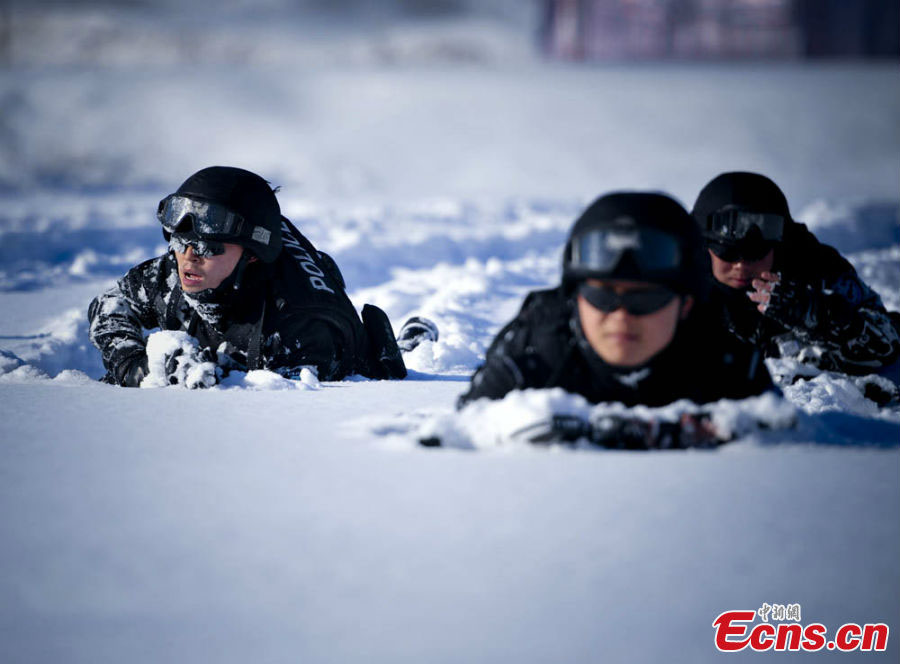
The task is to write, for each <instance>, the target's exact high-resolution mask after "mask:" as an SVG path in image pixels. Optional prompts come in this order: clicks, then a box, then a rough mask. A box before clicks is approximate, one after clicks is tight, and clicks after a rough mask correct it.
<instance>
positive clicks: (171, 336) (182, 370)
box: [141, 331, 218, 389]
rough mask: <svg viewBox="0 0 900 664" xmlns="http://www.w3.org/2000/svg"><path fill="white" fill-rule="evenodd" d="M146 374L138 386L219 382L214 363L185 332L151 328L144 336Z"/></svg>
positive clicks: (207, 384)
mask: <svg viewBox="0 0 900 664" xmlns="http://www.w3.org/2000/svg"><path fill="white" fill-rule="evenodd" d="M147 359H148V364H149V368H150V373H149V375H148V376H147V377H146V378H144V380H143V381H142V382H141V387H166V386H167V385H181V386H183V387H186V388H188V389H196V388H203V387H212V386H213V385H215V384H216V383H217V382H218V377H217V375H216V364H215V363H214V362H211V361H209V358H208V357H207V354H206V353H205V352H204V351H203V350H201V349H200V348H199V346H198V344H197V340H196V339H194V338H193V337H191V336H189V335H188V334H187V333H186V332H176V331H162V332H154V333H153V334H151V335H150V336H149V337H148V339H147Z"/></svg>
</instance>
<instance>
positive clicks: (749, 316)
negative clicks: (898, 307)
mask: <svg viewBox="0 0 900 664" xmlns="http://www.w3.org/2000/svg"><path fill="white" fill-rule="evenodd" d="M772 269H773V271H775V272H779V273H780V274H781V280H782V284H783V285H784V287H785V288H789V289H791V291H790V292H787V293H785V298H784V299H785V300H786V305H787V306H789V307H790V306H793V307H794V308H795V310H794V311H791V312H785V311H779V310H777V309H770V310H769V311H767V312H766V314H765V315H763V314H761V313H760V312H759V311H758V310H757V308H756V304H755V303H754V302H751V301H750V300H749V298H748V297H747V293H746V292H744V291H741V290H737V289H734V288H729V287H728V286H725V285H723V284H720V283H719V282H717V281H715V280H713V284H712V289H711V290H712V292H711V295H710V305H711V307H712V308H713V309H714V311H716V312H717V315H718V317H719V319H720V320H721V322H722V324H724V325H725V327H726V328H727V329H729V330H730V331H731V332H732V333H734V334H735V335H736V336H737V337H739V338H740V339H742V340H744V341H747V342H749V343H752V344H754V345H756V346H758V347H759V348H760V349H761V350H762V351H763V353H764V354H765V356H766V357H786V356H800V357H801V358H802V359H806V360H808V361H809V362H811V363H813V364H815V365H817V366H818V367H820V368H821V369H825V370H829V371H840V372H843V373H849V374H865V373H871V372H874V371H877V370H878V369H880V368H881V367H883V366H886V365H889V364H891V363H892V362H894V361H896V360H897V358H898V356H900V334H898V331H897V329H896V327H895V325H894V323H893V322H892V320H891V317H890V316H889V315H888V313H887V311H886V310H885V308H884V305H883V304H882V302H881V298H880V297H879V296H878V294H877V293H876V292H875V291H873V290H872V289H871V288H869V287H868V286H867V285H866V284H865V283H864V282H863V281H862V279H860V278H859V276H858V275H857V273H856V270H855V269H853V266H852V265H850V263H848V262H847V260H846V259H844V258H843V257H842V256H841V255H840V253H838V251H837V250H836V249H834V248H832V247H829V246H828V245H824V244H822V243H820V242H819V241H818V240H817V239H816V238H815V236H814V235H813V234H812V233H811V232H809V230H807V228H806V226H805V225H803V224H800V223H796V222H792V223H790V224H789V225H788V226H787V228H786V229H785V235H784V240H783V242H782V244H781V245H780V246H779V247H777V248H776V249H775V263H774V265H773V268H772ZM779 287H781V285H779V286H778V287H777V288H779ZM800 353H803V355H800Z"/></svg>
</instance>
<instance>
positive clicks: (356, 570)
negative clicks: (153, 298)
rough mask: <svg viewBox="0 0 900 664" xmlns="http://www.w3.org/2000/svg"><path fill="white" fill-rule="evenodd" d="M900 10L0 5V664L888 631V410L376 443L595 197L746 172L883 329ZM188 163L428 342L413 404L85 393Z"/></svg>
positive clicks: (881, 5) (872, 0) (332, 391)
mask: <svg viewBox="0 0 900 664" xmlns="http://www.w3.org/2000/svg"><path fill="white" fill-rule="evenodd" d="M897 8H898V7H897V3H896V2H879V1H876V0H854V1H830V0H819V1H805V0H796V1H789V0H680V1H675V0H671V1H666V0H615V1H612V0H610V1H607V2H601V1H600V0H593V1H592V0H554V1H552V2H537V1H530V0H485V1H483V2H477V1H476V0H393V1H388V0H385V1H382V2H378V1H375V0H332V1H328V0H294V1H292V2H288V1H286V0H264V1H261V2H249V1H247V2H242V1H237V0H224V1H222V2H215V3H213V2H191V3H181V2H175V1H174V0H171V1H170V2H147V1H141V0H133V1H130V2H99V1H91V2H52V1H48V0H29V1H28V2H26V1H25V0H12V1H11V0H5V1H4V2H2V3H0V312H2V315H0V652H2V653H7V654H8V655H9V657H8V658H9V660H10V661H17V662H19V661H21V662H53V661H66V662H92V663H93V662H101V661H110V662H121V661H135V662H137V661H160V660H169V661H196V660H215V661H247V660H248V659H255V660H258V661H272V662H276V661H297V660H298V659H300V660H303V661H316V662H325V661H336V662H337V661H367V662H370V661H384V662H396V661H412V660H415V661H448V662H449V661H551V660H559V661H597V660H600V659H605V660H609V661H631V662H643V661H646V662H658V661H666V660H669V659H671V658H672V654H671V653H672V652H681V653H683V654H684V657H683V659H684V661H698V662H700V661H710V660H712V659H715V655H716V652H715V649H714V646H713V641H712V629H711V627H710V625H711V623H712V620H713V619H714V618H715V616H716V615H718V613H720V612H721V611H724V610H727V609H732V608H749V609H752V608H756V607H758V606H760V605H761V604H762V603H763V602H769V603H772V602H774V601H777V602H780V603H791V602H801V603H803V607H804V618H806V617H807V616H809V618H810V619H809V620H805V622H811V621H812V620H821V621H823V622H825V624H826V625H828V626H829V627H837V626H838V625H840V624H841V623H843V622H849V621H857V622H864V621H885V622H888V623H889V624H890V625H891V626H892V627H893V628H894V629H893V630H892V631H895V632H896V630H897V628H898V627H900V601H898V598H900V567H898V565H897V560H900V518H898V517H900V451H898V448H897V445H898V442H900V426H898V423H900V414H898V413H897V412H896V410H890V409H881V410H879V409H878V408H877V407H875V405H874V404H873V403H872V402H869V401H867V400H865V399H864V398H862V395H861V394H860V392H859V390H858V389H856V387H855V386H854V385H853V384H852V383H850V382H848V381H845V380H841V379H838V378H834V377H822V378H821V379H816V381H809V382H808V383H806V384H803V385H802V386H800V387H796V388H791V389H789V390H788V396H789V397H790V398H791V400H792V401H793V403H794V404H795V405H796V406H797V407H798V408H799V409H800V410H801V412H802V413H803V415H804V417H805V418H807V419H804V420H803V421H802V426H801V427H800V429H798V430H797V431H796V432H792V433H790V434H787V435H784V436H783V437H781V438H779V437H777V436H775V437H774V438H773V437H771V436H770V437H768V438H766V437H762V438H754V439H747V440H742V441H740V442H738V443H734V444H732V445H730V446H728V447H727V448H725V449H723V450H721V451H720V452H716V453H710V454H659V455H640V454H628V453H594V454H592V453H588V452H583V451H581V452H562V451H560V452H561V453H559V454H554V453H553V452H548V451H546V450H522V449H517V450H513V451H512V452H511V453H509V452H507V453H503V452H502V451H500V452H497V453H489V452H480V453H477V454H469V455H466V454H460V453H456V452H444V453H441V452H438V453H437V454H434V453H427V452H425V451H423V450H411V449H409V448H403V447H402V446H401V448H400V449H396V446H395V445H394V444H393V443H391V442H390V441H392V440H394V438H395V437H396V436H397V435H400V434H403V433H404V432H408V431H409V430H410V429H411V427H412V426H413V425H415V423H417V422H421V421H424V420H427V419H428V418H430V417H432V416H446V415H447V413H449V412H450V410H451V409H452V403H453V400H454V398H455V396H456V395H457V394H458V393H459V392H460V391H462V389H463V387H464V382H463V381H464V380H465V379H466V377H467V376H468V375H469V374H470V373H471V371H472V370H473V369H474V368H475V367H476V366H477V364H478V363H479V361H480V360H481V358H482V357H483V353H484V350H485V348H486V346H487V344H488V343H489V342H490V340H491V338H492V336H493V335H494V334H495V333H496V331H497V330H498V329H499V327H500V326H501V325H502V324H503V323H504V322H506V320H508V319H509V318H510V317H511V316H512V315H513V314H514V313H515V311H516V310H517V308H518V306H519V304H520V302H521V298H522V296H523V295H524V293H525V292H527V291H528V290H530V289H533V288H538V287H545V286H548V285H551V284H553V283H555V282H556V280H557V279H558V270H559V255H560V251H561V247H562V243H563V240H564V237H565V234H566V231H567V230H568V228H569V226H570V225H571V223H572V221H573V220H574V218H575V216H576V215H577V214H578V213H579V212H580V210H581V209H582V208H583V207H584V206H585V205H586V204H587V203H588V202H590V201H591V200H592V199H593V198H594V197H595V196H597V195H599V194H601V193H603V192H605V191H608V190H611V189H615V188H658V189H664V190H667V191H669V192H671V193H673V194H674V195H675V196H677V197H678V198H680V199H681V200H682V202H684V203H685V205H687V206H690V205H691V204H692V203H693V199H694V197H695V196H696V194H697V192H698V191H699V189H700V188H701V187H702V185H703V184H705V182H707V181H708V180H709V179H711V178H712V177H713V176H714V175H716V174H717V173H719V172H720V171H724V170H735V169H745V170H758V171H761V172H763V173H765V174H767V175H769V176H770V177H772V178H773V179H774V180H775V181H776V182H778V183H779V184H780V185H781V186H782V188H783V189H784V191H785V193H786V194H787V196H788V200H789V201H790V203H791V207H792V211H793V213H794V215H795V216H796V217H797V218H799V219H800V220H801V221H804V222H806V223H808V224H809V225H810V227H811V228H812V229H813V230H814V231H815V232H816V233H817V235H818V236H819V237H820V238H821V239H823V240H824V241H826V242H828V243H830V244H833V245H835V246H837V247H838V248H839V249H840V250H841V251H843V252H845V254H846V255H847V256H848V257H849V258H850V260H851V261H852V262H853V263H854V265H856V267H857V269H859V270H860V272H861V274H862V275H863V277H864V278H865V279H866V280H867V281H868V283H870V284H871V285H872V286H873V287H875V288H876V290H878V291H879V293H880V294H881V295H882V297H883V299H884V300H885V303H886V304H887V306H888V308H890V309H894V310H897V309H900V222H898V206H900V191H898V185H900V125H898V123H897V118H898V117H900V76H898V70H897V51H898V47H897V40H898V32H900V25H898V19H897ZM892 26H893V27H892ZM212 164H223V165H235V166H241V167H244V168H248V169H251V170H254V171H256V172H258V173H260V174H261V175H263V176H264V177H266V178H267V179H269V180H270V181H271V182H272V183H273V184H275V185H280V186H281V187H282V190H281V192H280V193H279V199H280V201H281V203H282V208H283V211H284V212H285V214H286V215H287V216H288V217H290V218H291V219H292V220H293V221H294V222H295V223H296V224H297V225H298V226H299V227H300V228H301V230H303V231H304V233H306V234H307V235H308V236H309V237H310V239H312V240H313V242H315V243H316V244H317V245H318V246H319V247H320V248H322V249H323V250H326V251H328V252H329V253H331V254H332V255H333V256H334V257H335V258H336V259H337V261H338V263H339V264H340V266H341V268H342V270H343V272H344V275H345V277H346V278H347V282H348V287H349V289H350V291H351V296H352V298H353V300H354V302H355V303H356V304H357V305H358V306H361V305H362V303H364V302H373V303H375V304H378V305H379V306H382V307H383V308H385V309H386V310H387V311H388V313H389V314H390V316H391V319H392V320H393V321H394V322H395V323H400V322H402V320H403V319H404V318H405V317H406V316H407V315H409V314H413V313H418V314H424V315H427V316H429V317H431V318H433V319H435V320H436V321H437V322H438V324H439V325H440V327H441V340H440V341H439V342H438V343H436V344H426V345H424V346H422V347H420V348H419V349H417V351H416V352H415V353H414V355H413V356H411V357H409V358H408V359H409V365H410V367H411V368H412V369H413V370H414V372H415V373H414V374H413V380H410V381H405V382H403V383H392V384H379V383H365V382H359V383H352V384H342V385H325V386H322V388H321V389H320V390H302V391H301V390H287V391H275V390H273V389H266V387H267V384H265V383H263V384H261V385H260V386H258V387H256V388H254V386H253V385H250V384H248V385H246V386H244V387H239V388H229V389H221V388H217V389H214V390H210V391H207V392H202V393H186V392H183V391H180V390H175V389H171V388H170V389H162V390H119V389H115V388H111V387H108V386H104V385H100V384H97V383H96V382H94V381H93V380H92V379H93V378H97V377H98V376H100V375H102V367H101V365H100V358H99V354H98V353H97V352H96V350H95V349H94V348H93V347H92V346H91V345H90V343H89V341H88V339H87V326H86V308H87V305H88V303H89V302H90V300H91V298H92V297H94V296H95V295H96V294H98V293H99V292H101V291H102V290H103V289H105V288H106V287H108V286H109V285H110V284H111V283H112V280H114V279H115V278H118V277H119V276H121V275H122V274H124V272H125V271H127V269H128V268H129V267H131V266H132V265H134V264H136V263H138V262H139V261H141V260H144V259H146V258H149V257H151V256H154V255H157V254H158V253H160V252H162V251H163V250H164V247H163V242H162V236H161V233H160V230H159V225H158V222H157V221H156V219H155V216H154V212H155V209H156V203H157V201H158V200H159V199H160V198H162V197H163V196H165V195H166V194H168V193H170V192H171V191H173V190H174V189H175V188H176V187H177V186H178V184H179V183H180V182H181V181H182V180H184V179H185V178H186V177H187V176H188V175H190V174H191V173H193V172H194V171H196V170H198V169H200V168H202V167H204V166H208V165H212ZM273 385H275V383H270V384H268V386H269V387H270V388H271V387H272V386H273ZM338 422H340V423H341V424H339V425H338V424H336V423H338ZM773 443H781V444H773ZM725 524H730V526H731V529H730V530H728V531H727V532H726V530H725V528H726V526H725ZM648 620H649V622H651V623H652V624H655V625H657V627H658V629H659V632H658V633H656V634H651V635H646V634H645V633H644V632H643V631H639V630H642V629H645V628H646V625H647V623H648ZM896 653H897V646H896V644H895V643H893V642H892V643H891V644H890V652H889V653H887V655H886V656H887V657H890V658H892V659H893V660H894V661H896ZM857 655H859V656H861V657H863V658H864V660H865V661H867V662H868V661H880V660H879V659H878V655H874V654H871V653H866V654H859V653H857ZM825 656H826V658H827V655H825ZM755 657H758V655H753V654H749V655H748V660H750V659H753V658H755ZM838 657H839V658H840V659H841V661H852V660H853V657H854V655H853V654H841V655H838Z"/></svg>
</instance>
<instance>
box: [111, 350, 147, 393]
mask: <svg viewBox="0 0 900 664" xmlns="http://www.w3.org/2000/svg"><path fill="white" fill-rule="evenodd" d="M117 373H118V376H117V378H118V384H119V385H121V386H122V387H138V386H139V385H140V384H141V381H142V380H144V376H146V375H147V374H148V373H150V369H149V367H148V365H147V354H146V353H143V352H142V353H140V354H136V355H133V356H132V357H131V358H129V359H128V360H126V361H125V362H123V363H122V364H121V365H120V366H119V367H118V368H117Z"/></svg>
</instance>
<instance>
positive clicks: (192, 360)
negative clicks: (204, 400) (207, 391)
mask: <svg viewBox="0 0 900 664" xmlns="http://www.w3.org/2000/svg"><path fill="white" fill-rule="evenodd" d="M166 380H167V381H168V383H169V385H182V386H184V387H186V388H188V389H191V390H193V389H197V388H204V387H212V386H213V385H215V384H216V383H217V382H218V377H217V375H216V365H215V363H214V362H211V361H210V360H209V357H208V355H207V353H206V352H205V351H202V350H199V349H197V348H193V349H191V350H190V351H188V352H185V349H184V347H183V346H182V347H179V348H176V349H175V350H174V351H173V352H172V353H171V354H169V355H167V356H166Z"/></svg>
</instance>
